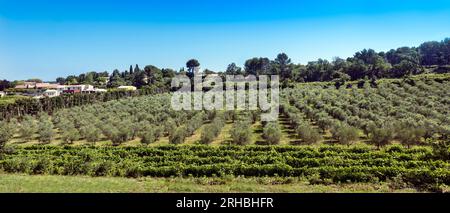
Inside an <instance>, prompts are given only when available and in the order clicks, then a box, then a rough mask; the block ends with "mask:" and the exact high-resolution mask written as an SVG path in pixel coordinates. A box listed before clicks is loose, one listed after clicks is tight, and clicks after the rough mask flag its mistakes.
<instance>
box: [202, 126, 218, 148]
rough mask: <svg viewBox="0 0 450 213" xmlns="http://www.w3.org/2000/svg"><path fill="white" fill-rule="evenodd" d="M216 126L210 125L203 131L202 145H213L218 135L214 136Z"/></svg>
mask: <svg viewBox="0 0 450 213" xmlns="http://www.w3.org/2000/svg"><path fill="white" fill-rule="evenodd" d="M213 130H214V125H211V124H208V125H206V126H205V127H204V129H203V131H202V136H201V138H200V143H202V144H209V143H211V142H212V141H213V140H214V138H215V137H216V135H215V134H214V131H213Z"/></svg>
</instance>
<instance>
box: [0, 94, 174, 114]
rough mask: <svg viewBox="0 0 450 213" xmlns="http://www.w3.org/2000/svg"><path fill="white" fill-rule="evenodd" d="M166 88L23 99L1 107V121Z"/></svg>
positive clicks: (134, 95) (49, 112)
mask: <svg viewBox="0 0 450 213" xmlns="http://www.w3.org/2000/svg"><path fill="white" fill-rule="evenodd" d="M167 91H168V90H166V89H164V88H141V89H139V90H136V91H125V90H112V91H108V92H105V93H91V94H85V93H83V94H68V95H61V96H57V97H51V98H42V99H32V98H22V99H18V100H16V101H15V102H14V103H10V104H4V105H0V119H11V118H14V117H22V116H24V115H37V114H38V113H40V112H46V113H48V114H52V113H53V112H54V111H56V110H58V109H65V108H71V107H74V106H82V105H87V104H93V103H98V102H106V101H111V100H118V99H122V98H127V97H136V96H143V95H150V94H158V93H163V92H167Z"/></svg>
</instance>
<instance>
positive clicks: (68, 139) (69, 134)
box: [61, 128, 80, 144]
mask: <svg viewBox="0 0 450 213" xmlns="http://www.w3.org/2000/svg"><path fill="white" fill-rule="evenodd" d="M61 139H62V140H63V142H65V143H68V144H72V143H73V142H74V141H77V140H79V139H80V132H79V131H78V130H77V129H76V128H70V129H66V130H64V132H63V134H62V135H61Z"/></svg>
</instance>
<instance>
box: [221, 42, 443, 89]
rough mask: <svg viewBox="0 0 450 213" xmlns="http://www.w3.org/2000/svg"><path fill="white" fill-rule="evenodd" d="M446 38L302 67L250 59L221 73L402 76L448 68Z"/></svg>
mask: <svg viewBox="0 0 450 213" xmlns="http://www.w3.org/2000/svg"><path fill="white" fill-rule="evenodd" d="M449 49H450V39H448V38H447V39H445V40H443V41H441V42H435V41H434V42H425V43H423V44H421V45H420V46H419V47H418V48H416V47H400V48H397V49H391V50H389V51H388V52H376V51H375V50H372V49H364V50H362V51H359V52H357V53H355V54H354V56H353V57H349V58H347V59H342V58H339V57H336V58H335V59H333V61H331V62H330V61H328V60H324V59H318V60H317V61H311V62H308V63H307V64H306V65H301V64H294V63H292V62H291V59H290V58H289V57H288V56H287V55H286V54H285V53H281V54H279V55H278V56H277V57H276V58H275V59H274V60H270V59H268V58H261V57H260V58H252V59H249V60H247V61H246V62H245V65H244V68H240V67H238V66H236V64H235V63H231V64H230V65H228V67H227V69H226V71H225V74H230V75H236V74H244V75H247V74H252V75H261V74H266V75H267V74H278V75H280V79H281V81H282V82H286V81H297V82H313V81H336V82H342V81H347V80H357V79H364V78H372V79H374V78H375V79H376V78H383V77H394V78H398V77H403V76H406V75H410V74H418V73H421V72H423V71H424V67H423V66H428V65H450V53H449V52H450V51H449Z"/></svg>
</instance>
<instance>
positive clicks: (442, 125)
mask: <svg viewBox="0 0 450 213" xmlns="http://www.w3.org/2000/svg"><path fill="white" fill-rule="evenodd" d="M324 85H325V84H322V85H318V84H317V85H302V87H300V88H296V89H286V90H284V92H283V93H282V94H283V96H284V98H285V99H286V100H285V101H286V102H287V103H288V104H291V105H292V106H294V107H295V108H297V109H298V110H289V109H288V110H286V107H285V106H284V105H282V106H283V107H282V110H283V111H284V113H285V114H288V117H289V118H290V119H291V120H292V121H295V120H300V121H302V120H301V117H302V116H301V115H302V113H304V115H305V116H306V117H307V118H308V119H309V120H311V121H315V123H316V124H317V126H318V127H319V128H320V129H321V130H322V132H323V133H325V131H326V130H330V131H331V133H332V137H333V138H334V139H335V140H337V141H339V142H340V143H342V144H350V143H352V142H354V141H357V140H359V137H363V136H362V135H360V133H365V135H366V137H367V138H368V142H369V143H372V144H374V145H376V146H378V147H380V146H384V145H387V144H389V143H390V142H392V141H394V140H395V141H399V142H400V143H402V144H404V145H405V146H411V145H414V144H419V143H423V142H425V141H426V140H427V139H432V140H433V141H436V140H448V136H449V135H450V126H449V119H448V118H449V117H448V103H449V99H448V98H446V96H447V95H446V94H447V92H446V91H448V89H450V88H448V83H447V82H446V81H441V80H439V79H435V80H431V79H417V80H413V79H405V80H396V79H393V80H387V81H380V82H378V85H377V87H376V88H372V87H371V86H370V83H369V82H366V84H365V85H364V86H363V88H362V89H356V88H352V89H335V88H334V87H328V86H324ZM291 111H292V112H291ZM298 126H299V125H298V124H297V125H296V126H294V128H297V127H298Z"/></svg>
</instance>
